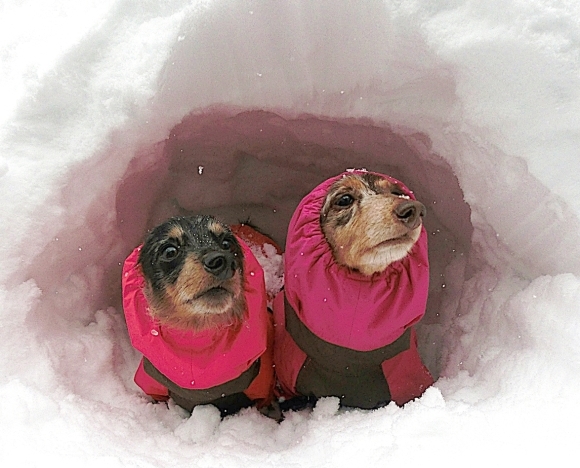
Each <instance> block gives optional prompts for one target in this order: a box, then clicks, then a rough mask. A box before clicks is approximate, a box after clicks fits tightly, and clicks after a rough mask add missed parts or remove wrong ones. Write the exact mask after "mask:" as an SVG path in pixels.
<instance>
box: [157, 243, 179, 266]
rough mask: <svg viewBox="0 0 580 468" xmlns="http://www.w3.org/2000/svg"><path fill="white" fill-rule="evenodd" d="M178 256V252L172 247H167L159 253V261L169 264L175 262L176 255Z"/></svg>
mask: <svg viewBox="0 0 580 468" xmlns="http://www.w3.org/2000/svg"><path fill="white" fill-rule="evenodd" d="M178 254H179V250H178V249H177V247H175V246H174V245H168V246H166V247H165V248H164V249H163V250H162V251H161V256H160V257H159V259H160V260H161V261H162V262H171V261H172V260H175V258H176V257H177V255H178Z"/></svg>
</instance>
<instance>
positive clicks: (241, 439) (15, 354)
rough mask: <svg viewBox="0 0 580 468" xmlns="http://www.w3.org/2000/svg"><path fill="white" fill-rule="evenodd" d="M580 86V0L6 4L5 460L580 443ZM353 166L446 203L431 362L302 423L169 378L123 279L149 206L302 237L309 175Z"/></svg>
mask: <svg viewBox="0 0 580 468" xmlns="http://www.w3.org/2000/svg"><path fill="white" fill-rule="evenodd" d="M579 109H580V3H578V2H570V1H564V0H526V1H518V0H502V1H499V0H492V1H486V2H474V1H468V0H454V1H448V0H400V1H378V0H376V1H375V0H371V1H367V2H350V1H347V0H336V1H318V0H316V1H309V0H302V1H300V0H296V1H292V2H259V1H241V0H222V1H217V0H216V1H198V2H195V1H191V0H190V1H186V0H165V1H144V2H131V1H127V0H107V1H102V0H100V1H98V2H95V1H83V2H81V3H79V2H72V1H68V0H58V1H56V0H53V1H45V0H43V1H40V0H29V1H26V2H4V3H2V5H1V6H0V200H2V204H1V206H0V213H1V216H2V223H1V224H0V238H1V239H2V241H1V242H0V264H1V266H2V268H0V304H1V305H2V308H1V309H0V355H1V357H0V448H1V449H0V464H1V465H2V466H6V467H20V466H22V467H24V466H26V467H30V466H40V465H42V466H47V465H48V466H50V464H51V463H57V462H58V463H59V465H60V466H75V467H76V466H89V467H91V466H95V467H97V466H98V467H101V466H107V467H114V466H136V467H179V466H199V467H205V466H212V467H213V466H223V467H236V468H239V467H254V466H260V467H276V468H280V467H285V466H317V467H325V466H328V467H333V468H334V467H340V466H345V467H351V466H387V465H388V466H402V465H403V464H405V466H407V465H412V466H419V464H423V465H426V464H429V465H431V464H433V465H442V466H458V465H462V466H463V465H467V464H470V465H476V466H483V465H489V464H495V465H496V466H507V465H508V464H517V466H522V465H524V464H526V463H530V462H535V463H536V464H540V463H544V464H547V463H549V464H550V466H552V465H558V464H561V462H563V461H564V460H570V459H571V458H570V457H572V456H574V454H575V447H576V438H577V434H578V433H579V431H580V424H579V423H578V417H579V416H580V414H579V413H580V404H579V403H580V401H579V400H580V397H579V395H580V306H579V302H580V221H579V218H580V175H579V174H580V158H579V156H580V155H579V152H580V150H579V148H580V112H579ZM352 167H365V168H367V169H368V170H375V171H381V172H386V173H389V174H391V175H393V176H395V177H397V178H400V179H401V180H403V181H404V182H405V183H407V184H408V185H409V186H410V187H411V188H412V189H413V190H414V191H415V193H416V195H417V197H418V198H419V199H421V200H422V201H423V202H424V203H425V204H426V205H427V207H428V216H427V219H426V226H427V228H428V230H429V232H430V255H431V267H432V284H431V295H430V301H429V305H428V311H427V315H426V317H425V319H424V321H423V322H422V324H421V326H420V327H419V333H420V341H421V343H420V345H421V352H422V354H423V356H424V358H425V361H426V362H427V363H428V365H429V367H430V369H431V370H432V371H433V373H434V374H435V376H436V377H437V382H436V384H435V386H434V387H433V388H431V389H429V390H428V391H427V392H426V393H425V395H424V396H423V397H422V398H421V399H419V400H417V401H415V402H412V403H409V404H408V405H406V406H405V407H403V408H398V407H396V406H394V405H391V406H388V407H387V408H383V409H380V410H377V411H373V412H364V411H349V412H344V411H342V410H339V409H338V406H337V402H336V400H334V399H326V400H322V401H321V402H320V403H319V404H318V405H317V406H316V407H315V408H314V410H312V411H302V412H298V413H290V414H288V415H287V418H286V419H285V420H284V421H283V422H282V423H281V424H278V423H276V422H274V421H272V420H269V419H267V418H265V417H264V416H262V415H260V414H259V413H258V412H257V411H256V410H253V409H250V410H245V411H243V412H242V413H241V414H239V415H236V416H233V417H229V418H226V419H225V420H223V421H220V420H219V417H218V414H217V413H216V411H215V410H214V409H213V408H197V409H196V410H195V411H194V413H193V415H192V416H191V418H189V419H188V418H187V417H186V415H185V414H184V412H183V411H182V410H180V409H179V408H176V407H174V406H173V405H170V406H169V408H167V407H166V406H165V405H153V404H151V403H150V402H149V400H148V399H147V398H146V397H144V396H143V395H142V394H141V393H140V391H139V389H138V388H137V387H136V386H135V385H134V383H133V382H132V377H133V373H134V370H135V368H136V366H137V363H138V361H139V355H138V353H137V352H136V351H134V350H133V349H132V348H131V346H130V344H129V341H128V338H127V333H126V330H125V324H124V319H123V314H122V309H121V307H120V278H119V275H120V271H121V264H122V262H123V260H124V258H125V256H126V255H127V254H128V253H129V252H130V250H131V249H132V248H133V247H134V246H135V245H136V244H137V243H138V242H139V241H140V240H141V238H142V236H143V234H144V233H145V231H146V229H147V228H148V227H151V226H152V225H154V224H156V223H157V222H159V221H162V220H163V219H165V218H167V217H168V216H170V215H173V214H178V213H191V212H204V213H214V214H216V215H218V216H219V217H221V218H222V219H224V220H225V221H226V222H239V221H242V220H245V219H248V218H250V219H251V221H252V223H254V224H256V225H258V226H259V227H260V228H261V229H262V230H264V231H266V232H268V233H270V234H271V235H272V236H273V237H274V238H275V239H276V240H277V241H278V242H283V241H284V236H285V229H286V225H287V223H288V220H289V218H290V216H291V214H292V211H293V209H294V207H295V206H296V204H297V203H298V201H299V200H300V198H301V197H302V196H303V195H304V194H305V193H307V192H308V191H309V190H310V189H311V188H313V187H314V186H315V185H316V184H318V183H319V182H321V181H322V180H324V179H325V178H327V177H329V176H331V175H334V174H337V173H339V172H340V171H343V170H345V169H347V168H352ZM568 463H569V462H568Z"/></svg>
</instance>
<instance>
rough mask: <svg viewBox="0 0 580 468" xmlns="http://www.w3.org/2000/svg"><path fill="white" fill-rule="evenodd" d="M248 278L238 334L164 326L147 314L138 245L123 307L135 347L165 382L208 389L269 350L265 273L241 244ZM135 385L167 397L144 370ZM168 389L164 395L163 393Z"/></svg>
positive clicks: (126, 272)
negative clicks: (167, 380) (193, 330)
mask: <svg viewBox="0 0 580 468" xmlns="http://www.w3.org/2000/svg"><path fill="white" fill-rule="evenodd" d="M238 240H239V241H240V244H241V246H242V249H243V252H244V258H245V261H244V262H245V263H244V269H245V275H246V287H245V296H246V301H247V304H248V311H246V319H245V321H244V323H243V324H242V326H241V327H240V328H239V330H237V329H236V330H235V329H233V328H228V327H221V328H219V329H212V330H203V331H201V332H198V333H194V332H191V331H182V330H178V329H175V328H171V327H166V326H161V325H160V324H159V323H158V322H157V321H156V320H154V319H153V318H152V317H151V315H150V314H149V313H148V304H147V300H146V298H145V295H144V293H143V287H144V285H145V279H144V278H143V276H142V274H141V271H140V268H139V266H138V264H137V261H138V258H139V251H140V249H141V247H137V248H136V249H135V250H134V251H133V252H132V253H131V254H130V255H129V256H128V257H127V259H126V260H125V264H124V266H123V278H122V286H123V308H124V311H125V319H126V321H127V327H128V330H129V337H130V339H131V343H132V344H133V346H134V347H135V348H136V349H137V350H139V351H140V352H141V353H143V355H144V356H146V357H147V359H149V361H151V363H152V364H153V365H154V366H155V367H156V368H157V369H158V370H159V371H160V372H161V373H162V374H163V375H165V376H166V377H167V378H169V379H170V380H171V381H173V382H174V383H176V384H177V385H179V386H180V387H183V388H188V389H207V388H211V387H215V386H216V385H221V384H223V383H225V382H228V381H230V380H233V379H235V378H237V377H239V376H240V375H241V374H242V373H243V372H244V371H246V370H247V369H248V368H249V367H250V365H251V364H252V363H253V362H254V361H256V359H258V358H259V357H260V356H261V355H262V354H263V353H264V352H265V351H266V348H267V344H268V336H267V335H268V323H269V320H270V319H269V317H268V315H267V314H268V312H267V310H266V291H265V286H264V273H263V270H262V268H261V267H260V265H259V264H258V261H257V260H256V258H255V257H254V255H253V254H252V252H251V251H250V249H249V248H248V247H247V246H246V245H245V244H244V243H243V241H241V240H240V239H238ZM135 381H136V383H137V384H138V385H139V386H140V387H141V388H142V389H143V391H144V392H145V393H147V394H148V395H166V394H167V390H166V389H164V387H163V386H161V385H160V384H159V383H157V382H156V381H155V380H154V379H152V378H150V377H149V376H148V375H147V374H146V373H145V372H144V370H143V366H142V364H141V365H140V366H139V369H138V370H137V373H136V375H135ZM163 390H164V393H160V392H161V391H163Z"/></svg>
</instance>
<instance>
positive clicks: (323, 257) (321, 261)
mask: <svg viewBox="0 0 580 468" xmlns="http://www.w3.org/2000/svg"><path fill="white" fill-rule="evenodd" d="M355 172H359V171H355ZM346 174H348V173H344V174H341V175H338V176H336V177H333V178H331V179H329V180H326V181H325V182H323V183H322V184H320V185H319V186H318V187H316V188H315V189H314V190H312V191H311V192H310V193H309V194H308V195H307V196H306V197H304V199H303V200H302V201H301V203H300V205H298V208H296V211H295V212H294V216H293V217H292V219H291V221H290V226H289V228H288V238H287V240H286V253H285V262H286V263H285V290H286V298H287V300H288V302H289V303H290V305H291V306H292V307H293V308H294V310H295V311H296V314H297V315H298V316H299V317H300V319H301V321H302V322H303V323H304V324H305V325H306V326H307V327H308V328H309V329H310V330H311V331H312V332H313V333H314V334H316V335H317V336H318V337H320V338H322V339H323V340H325V341H327V342H329V343H332V344H335V345H339V346H343V347H346V348H350V349H354V350H357V351H370V350H373V349H377V348H380V347H382V346H385V345H386V344H389V343H391V342H393V341H395V340H396V339H397V338H398V337H399V336H401V335H402V334H403V332H404V331H405V329H407V328H408V327H410V326H411V325H413V324H414V323H416V322H417V321H419V320H420V319H421V317H422V316H423V314H424V313H425V306H426V303H427V293H428V289H429V260H428V257H427V234H426V232H425V228H422V232H421V236H420V238H419V240H418V242H417V243H416V244H415V246H414V247H413V249H412V250H411V252H410V254H409V255H407V257H405V258H404V259H403V260H400V261H398V262H394V263H392V264H391V265H389V267H388V268H387V269H386V270H385V271H383V272H381V273H376V274H374V275H373V276H371V277H368V276H365V275H362V274H361V273H358V272H355V271H352V270H349V269H347V268H345V267H343V266H340V265H338V264H336V262H335V261H334V258H333V256H332V252H331V250H330V247H329V246H328V243H327V242H326V239H325V238H324V234H323V233H322V229H321V227H320V221H319V218H320V209H321V207H322V204H323V203H324V198H325V196H326V193H327V191H328V188H329V187H330V186H331V185H332V183H333V182H334V181H336V180H337V179H339V178H341V177H343V176H344V175H346ZM378 175H380V176H382V177H387V178H388V179H389V180H391V181H392V182H396V183H397V184H398V185H400V186H401V187H402V188H403V190H404V191H405V193H406V194H407V195H408V196H409V197H411V198H412V199H415V197H414V195H413V193H412V192H411V191H410V190H409V189H408V188H407V187H405V186H404V185H403V184H402V183H401V182H399V181H397V180H396V179H393V178H392V177H389V176H385V175H383V174H378ZM329 317H333V318H335V319H333V320H329V319H328V318H329Z"/></svg>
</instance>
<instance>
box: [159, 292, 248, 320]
mask: <svg viewBox="0 0 580 468" xmlns="http://www.w3.org/2000/svg"><path fill="white" fill-rule="evenodd" d="M245 310H246V301H245V297H244V295H243V293H240V294H238V295H236V294H235V293H234V292H232V291H230V290H228V289H226V288H223V287H219V286H218V287H213V288H209V289H207V290H205V291H203V292H202V293H199V294H197V295H196V296H194V297H192V298H190V299H188V300H185V301H184V302H183V303H181V304H179V305H174V306H172V305H165V306H161V307H159V308H153V309H152V310H151V314H152V315H153V316H154V317H155V318H156V319H157V320H159V322H160V323H161V324H162V325H166V326H170V327H172V328H177V329H181V330H191V331H202V330H206V329H211V328H218V327H223V326H227V327H229V326H234V327H235V326H238V325H239V324H241V323H242V321H243V317H244V313H245Z"/></svg>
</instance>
